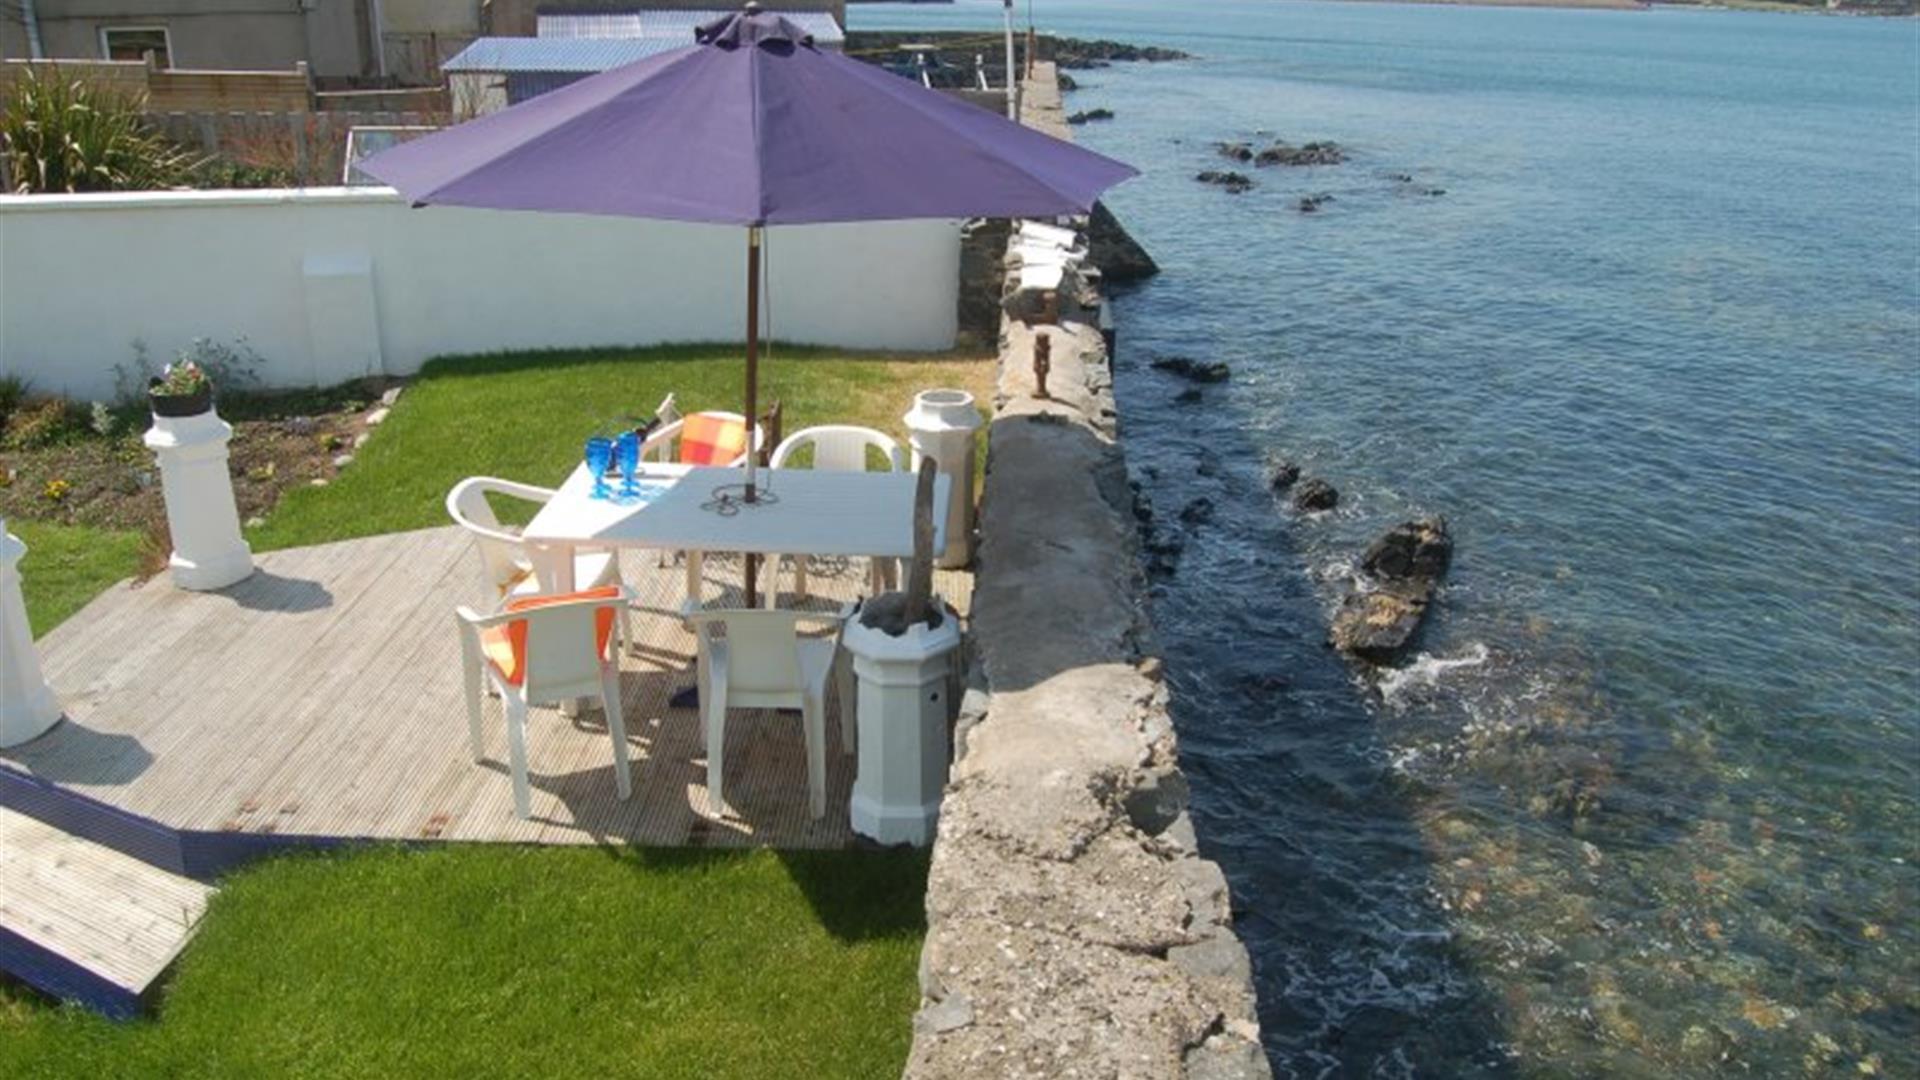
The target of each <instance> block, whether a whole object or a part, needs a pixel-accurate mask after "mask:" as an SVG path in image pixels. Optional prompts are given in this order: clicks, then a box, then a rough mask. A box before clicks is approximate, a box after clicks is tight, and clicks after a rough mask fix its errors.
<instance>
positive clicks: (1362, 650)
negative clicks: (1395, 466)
mask: <svg viewBox="0 0 1920 1080" xmlns="http://www.w3.org/2000/svg"><path fill="white" fill-rule="evenodd" d="M1452 559H1453V540H1452V538H1451V537H1450V536H1449V535H1448V533H1447V523H1446V519H1444V518H1438V517H1434V518H1425V519H1422V520H1419V521H1405V522H1401V523H1400V524H1398V525H1395V526H1394V527H1393V528H1391V529H1389V530H1387V533H1386V535H1384V536H1382V537H1380V539H1378V540H1375V541H1374V542H1373V544H1372V545H1371V546H1369V547H1368V548H1367V552H1366V555H1364V556H1363V557H1362V558H1361V561H1360V568H1361V571H1362V573H1363V574H1364V575H1365V576H1366V578H1367V582H1366V584H1365V586H1360V587H1356V588H1354V589H1353V590H1352V591H1351V592H1349V593H1348V594H1347V596H1346V598H1345V599H1344V600H1342V601H1341V603H1340V610H1339V611H1338V612H1336V613H1335V614H1334V617H1333V626H1332V628H1331V629H1330V630H1329V631H1328V633H1327V641H1328V643H1329V644H1331V645H1332V646H1333V647H1334V648H1336V649H1339V650H1340V651H1342V652H1344V653H1347V654H1348V655H1350V656H1357V657H1359V658H1361V659H1363V660H1368V661H1372V662H1375V663H1384V662H1386V661H1388V660H1391V659H1393V658H1394V657H1395V656H1398V655H1399V654H1400V653H1401V652H1402V651H1403V650H1405V649H1406V647H1407V645H1408V644H1409V643H1410V642H1411V641H1412V640H1413V637H1414V635H1415V634H1416V633H1417V632H1418V631H1419V629H1420V623H1421V620H1422V619H1423V618H1424V617H1425V616H1426V613H1427V608H1428V607H1429V606H1430V605H1431V604H1432V602H1433V596H1434V593H1435V592H1437V591H1438V590H1439V587H1440V579H1441V578H1442V577H1443V576H1445V574H1446V572H1447V566H1448V564H1449V563H1450V562H1452Z"/></svg>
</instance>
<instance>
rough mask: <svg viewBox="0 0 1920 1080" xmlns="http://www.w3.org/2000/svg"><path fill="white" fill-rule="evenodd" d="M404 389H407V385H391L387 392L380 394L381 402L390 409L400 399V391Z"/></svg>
mask: <svg viewBox="0 0 1920 1080" xmlns="http://www.w3.org/2000/svg"><path fill="white" fill-rule="evenodd" d="M403 389H405V387H400V386H395V387H390V388H389V389H388V390H387V391H386V392H385V393H383V394H381V395H380V404H382V405H385V406H386V407H387V408H389V409H391V408H393V403H394V402H396V401H399V400H400V391H401V390H403Z"/></svg>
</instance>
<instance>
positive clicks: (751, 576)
mask: <svg viewBox="0 0 1920 1080" xmlns="http://www.w3.org/2000/svg"><path fill="white" fill-rule="evenodd" d="M759 391H760V226H758V225H749V226H747V493H746V498H747V501H748V502H749V503H751V502H756V501H758V499H759V493H758V492H757V491H756V490H755V487H754V470H755V469H756V468H757V467H758V465H759V461H758V457H759V451H760V448H759V447H758V446H755V445H754V443H755V441H756V440H755V439H754V435H755V434H757V428H756V427H755V425H756V424H757V423H758V422H759V421H758V418H759V415H760V401H759ZM746 573H747V580H746V586H747V606H748V607H750V608H753V607H759V606H760V597H759V589H758V588H756V586H757V585H758V579H759V576H760V560H759V559H758V558H756V557H755V556H753V555H751V554H750V555H748V556H747V557H746Z"/></svg>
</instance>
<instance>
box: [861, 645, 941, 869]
mask: <svg viewBox="0 0 1920 1080" xmlns="http://www.w3.org/2000/svg"><path fill="white" fill-rule="evenodd" d="M840 643H841V645H842V646H844V647H845V648H846V650H847V652H848V653H849V654H851V655H852V657H853V674H854V678H855V679H856V680H857V681H858V683H859V690H858V691H857V695H858V701H859V705H858V709H857V723H858V724H859V731H860V739H859V743H860V761H859V771H858V772H857V773H856V774H855V776H854V781H853V831H854V832H857V833H859V834H860V835H862V836H865V837H869V838H871V839H874V840H878V841H879V842H881V843H883V844H913V845H915V846H925V845H927V844H929V843H932V842H933V833H934V827H935V825H936V824H937V823H938V822H939V819H940V796H941V792H942V790H943V789H944V788H945V787H946V783H947V762H948V759H949V758H950V757H951V752H950V750H949V749H948V745H947V726H948V722H949V719H950V718H951V717H952V715H953V705H954V702H951V701H949V700H948V697H949V696H950V695H949V690H950V687H949V679H948V675H949V673H950V672H951V670H952V658H951V655H950V654H951V653H952V652H953V650H954V649H956V648H958V647H959V645H960V626H959V620H958V619H957V618H955V616H954V614H953V612H952V611H950V610H949V611H947V612H946V617H945V618H944V619H943V620H942V621H941V623H940V625H939V626H937V627H934V628H932V629H928V628H927V627H925V626H916V627H914V628H913V629H911V630H910V631H908V632H907V633H905V634H903V635H901V636H900V637H890V636H888V635H887V634H884V633H882V632H880V631H878V630H872V629H869V628H867V627H865V626H862V625H860V622H859V619H858V618H857V617H856V618H855V619H854V620H852V621H851V622H849V623H848V624H847V627H846V629H845V630H844V631H842V632H841V636H840Z"/></svg>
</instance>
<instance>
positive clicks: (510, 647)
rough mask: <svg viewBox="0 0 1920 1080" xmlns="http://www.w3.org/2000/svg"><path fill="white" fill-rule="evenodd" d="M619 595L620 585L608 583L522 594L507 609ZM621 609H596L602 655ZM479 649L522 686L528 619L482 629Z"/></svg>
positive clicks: (595, 623)
mask: <svg viewBox="0 0 1920 1080" xmlns="http://www.w3.org/2000/svg"><path fill="white" fill-rule="evenodd" d="M619 596H620V587H619V586H617V585H608V586H605V587H604V588H599V589H586V590H583V591H581V592H571V593H560V594H557V595H553V596H528V597H523V598H521V599H518V600H513V601H509V602H508V604H507V610H508V611H527V610H529V609H531V608H539V607H546V606H548V605H550V604H565V603H569V602H571V601H574V600H614V599H618V598H619ZM619 610H620V609H619V608H618V607H617V606H614V605H609V606H607V607H604V608H601V609H600V610H599V611H597V612H594V621H593V632H594V648H596V649H598V650H599V652H600V655H602V656H605V655H606V654H607V642H608V640H610V639H611V638H612V637H613V620H614V616H615V614H616V613H617V612H618V611H619ZM480 652H481V655H483V656H485V657H486V658H487V662H488V663H490V664H492V665H493V668H494V670H495V671H497V672H499V673H500V677H501V678H502V679H505V680H506V681H507V684H508V685H509V686H519V685H520V684H521V683H522V682H524V681H525V680H526V677H527V620H525V619H514V620H513V621H511V622H506V623H501V624H500V625H498V626H490V627H488V628H487V629H485V630H482V631H481V632H480Z"/></svg>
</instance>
